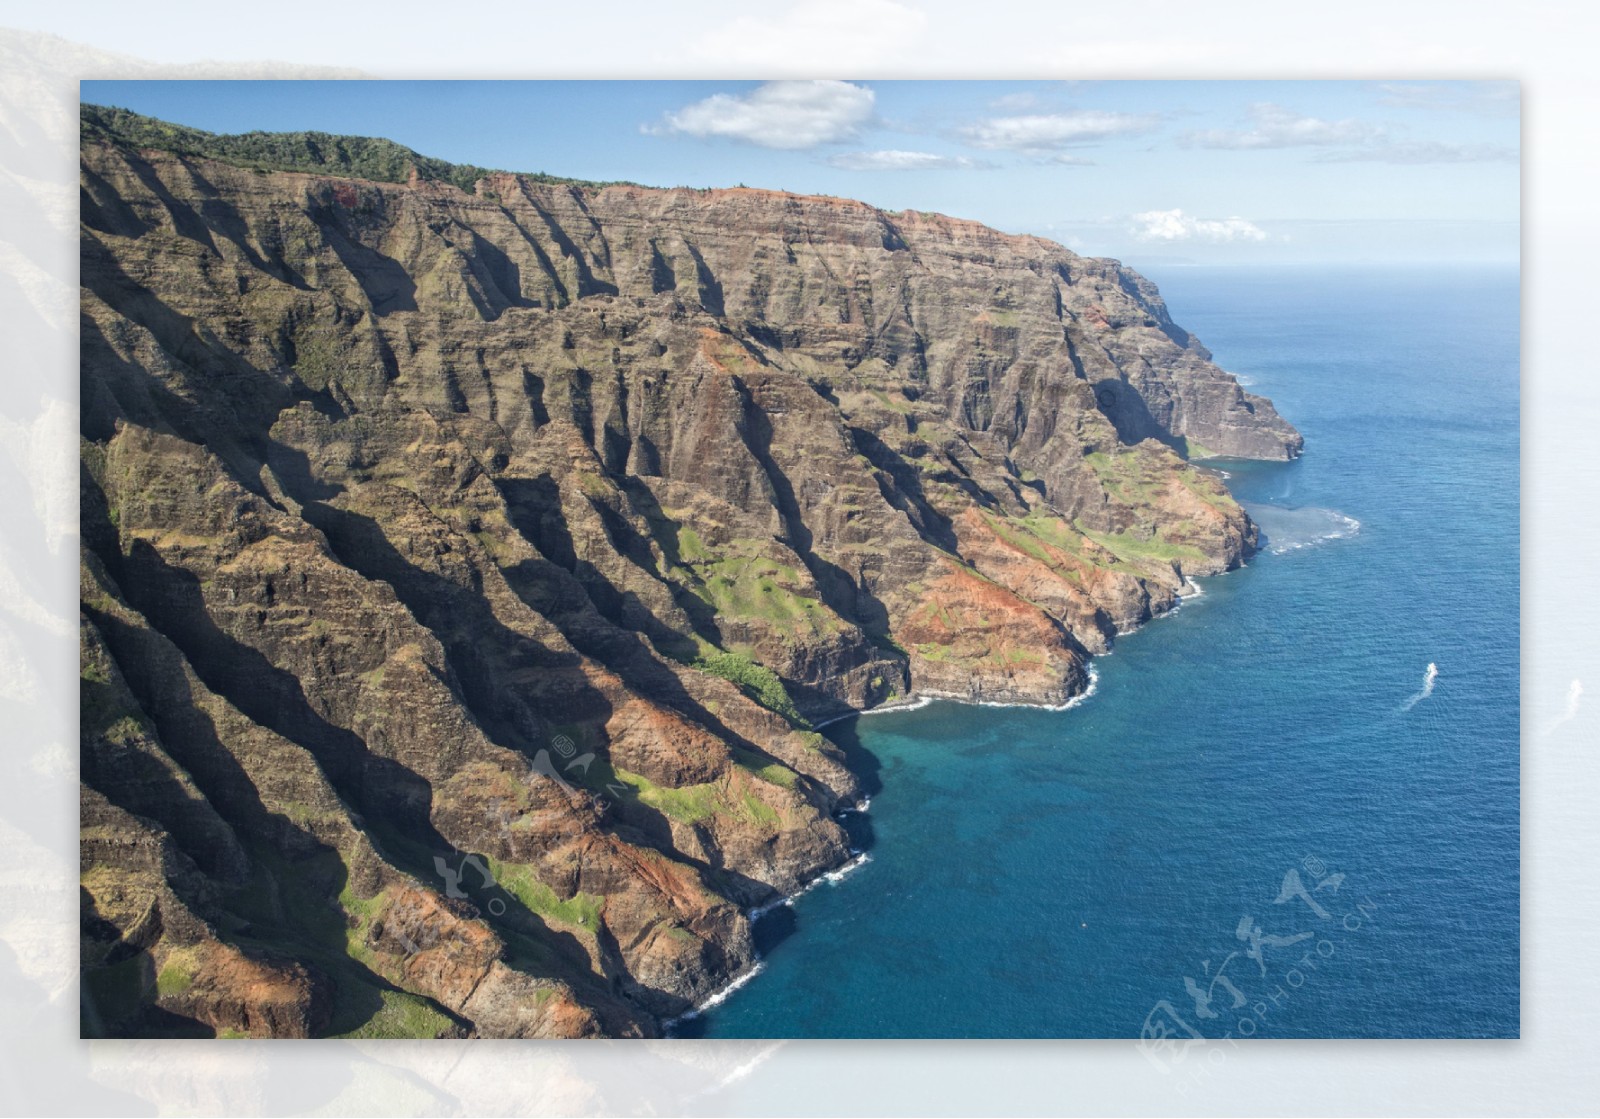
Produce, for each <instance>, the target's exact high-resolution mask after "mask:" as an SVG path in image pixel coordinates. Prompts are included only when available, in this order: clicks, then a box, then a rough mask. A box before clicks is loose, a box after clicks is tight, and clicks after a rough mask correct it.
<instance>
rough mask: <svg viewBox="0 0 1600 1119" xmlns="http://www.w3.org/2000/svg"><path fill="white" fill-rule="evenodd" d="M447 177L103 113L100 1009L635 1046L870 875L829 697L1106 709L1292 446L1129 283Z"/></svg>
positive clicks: (92, 284) (146, 1029)
mask: <svg viewBox="0 0 1600 1119" xmlns="http://www.w3.org/2000/svg"><path fill="white" fill-rule="evenodd" d="M97 119H98V118H97ZM153 134H155V133H151V132H150V131H149V130H145V131H144V132H141V133H140V135H141V136H145V138H146V142H149V140H148V137H149V135H153ZM188 135H190V136H191V137H192V136H201V134H188ZM202 140H203V136H202ZM189 142H192V143H198V142H199V141H189ZM391 148H392V146H391ZM305 150H307V151H311V152H313V153H315V152H316V151H317V150H320V149H318V148H316V147H314V146H313V147H310V148H306V149H305ZM351 150H358V149H356V148H352V149H351ZM359 150H367V149H359ZM382 150H383V152H385V153H388V154H386V155H385V158H389V155H392V152H391V150H390V148H384V149H382ZM402 151H403V149H402ZM297 158H301V159H305V158H310V157H309V156H305V154H304V152H303V151H302V152H301V155H300V156H298V157H297ZM419 159H420V157H419ZM438 166H443V165H435V164H431V163H419V164H417V166H416V167H413V168H412V171H413V172H415V173H411V174H409V175H408V176H406V181H403V182H374V181H364V180H358V179H350V178H339V177H335V176H332V175H329V174H322V173H318V172H317V171H316V170H315V169H313V170H310V171H305V170H301V171H285V170H274V169H271V168H270V167H267V166H260V165H257V166H242V165H240V163H239V162H238V161H237V160H235V161H234V162H227V161H222V160H217V159H209V158H205V157H204V156H202V155H200V154H194V153H193V151H192V150H191V153H190V154H177V153H175V152H173V151H169V150H160V149H159V148H146V147H142V146H140V145H139V144H135V143H132V142H130V141H129V140H128V138H127V137H126V136H120V137H119V136H118V135H117V134H115V133H113V132H108V131H107V130H106V129H105V128H104V127H101V126H100V125H98V124H97V125H96V126H95V127H94V128H93V129H90V130H88V131H86V134H85V143H84V150H83V198H82V220H83V241H82V245H83V249H82V283H83V329H82V370H83V391H82V400H83V405H82V407H83V417H82V425H83V426H82V434H83V442H82V463H83V470H82V477H83V496H82V508H83V514H82V515H83V527H84V561H83V616H82V635H83V638H82V649H83V655H82V661H83V704H84V720H83V741H82V751H83V758H84V764H83V783H84V788H83V821H84V822H83V859H84V876H83V884H84V894H83V900H84V963H85V990H86V1001H85V1007H86V1012H85V1029H86V1030H87V1031H89V1032H94V1033H107V1034H139V1033H163V1032H169V1033H184V1032H191V1033H195V1032H197V1033H207V1032H210V1033H222V1032H237V1033H246V1034H251V1035H257V1036H310V1035H318V1034H329V1033H333V1034H344V1033H354V1034H357V1035H360V1036H419V1035H422V1036H431V1035H442V1036H465V1035H473V1034H476V1035H482V1036H503V1037H557V1036H559V1037H566V1036H640V1035H650V1034H652V1033H654V1032H656V1031H657V1030H658V1029H659V1028H660V1023H661V1021H662V1020H663V1019H665V1018H667V1017H670V1016H672V1015H675V1014H678V1013H680V1012H682V1011H683V1010H685V1009H687V1008H688V1007H690V1006H692V1005H694V1004H695V1003H696V1002H698V1001H700V1000H702V999H703V998H705V997H706V996H707V995H708V994H710V993H711V992H712V991H713V990H714V989H716V988H717V987H718V986H719V985H721V984H722V983H724V982H726V981H727V980H728V979H729V978H730V977H732V976H734V975H736V974H738V973H739V972H741V971H742V970H744V969H746V968H747V967H748V966H749V965H750V964H751V963H752V961H753V959H754V948H753V945H752V941H751V935H750V924H749V919H748V916H747V913H748V911H749V909H750V908H751V907H753V906H756V905H759V904H761V903H764V902H767V901H770V900H772V899H773V898H775V897H777V896H778V895H780V894H783V893H787V892H790V891H793V890H795V889H796V888H798V887H799V886H801V885H803V884H804V883H805V882H807V881H808V880H810V879H811V878H813V877H815V876H816V875H817V874H819V873H821V872H823V871H825V870H827V869H829V868H830V867H833V866H836V865H838V864H839V863H841V862H843V861H844V860H846V859H847V858H848V857H849V849H848V843H847V840H846V837H845V834H844V832H843V831H842V829H841V828H840V827H839V825H838V824H837V823H836V822H835V820H834V819H833V814H834V812H835V810H836V809H837V808H838V807H839V806H840V805H841V804H842V803H848V802H850V801H852V800H853V799H854V798H855V797H856V796H858V795H859V793H860V788H859V784H858V781H859V779H858V777H857V776H856V775H854V774H852V773H851V771H850V770H849V768H848V767H847V765H846V759H845V758H844V756H843V755H842V754H841V753H840V751H839V750H838V749H837V748H836V747H834V746H833V745H832V744H831V743H829V742H828V741H827V740H826V739H824V738H823V737H822V736H821V735H819V734H817V733H815V732H814V731H813V730H812V729H811V723H812V721H815V720H819V719H821V718H823V717H828V716H832V715H836V714H839V713H841V712H847V711H849V710H851V709H855V708H863V707H869V706H873V705H877V704H881V703H884V702H887V701H892V700H896V699H903V698H905V697H907V696H909V695H912V694H915V693H919V692H926V693H934V694H941V695H951V696H957V697H963V698H969V699H982V700H1006V701H1016V702H1035V703H1056V702H1060V701H1062V700H1064V699H1066V698H1068V697H1070V696H1071V695H1073V694H1075V693H1076V692H1078V691H1080V690H1081V689H1082V687H1083V685H1084V680H1085V668H1086V663H1087V658H1088V656H1089V655H1091V654H1093V653H1096V652H1101V651H1104V650H1105V649H1106V648H1107V647H1108V645H1109V642H1110V641H1111V640H1112V638H1113V636H1114V635H1115V634H1116V633H1117V632H1119V631H1122V630H1125V629H1127V628H1129V627H1131V626H1133V625H1136V624H1138V623H1139V622H1141V621H1143V620H1145V619H1147V618H1149V617H1151V616H1152V615H1154V614H1158V613H1160V612H1162V611H1164V610H1166V609H1169V608H1170V607H1171V606H1172V604H1173V603H1174V601H1175V597H1176V595H1177V594H1178V593H1179V592H1180V591H1182V590H1183V588H1184V586H1185V583H1186V581H1187V580H1188V579H1189V578H1190V577H1191V576H1195V575H1203V574H1210V573H1214V572H1218V571H1222V570H1226V569H1228V568H1231V567H1233V566H1236V565H1237V564H1239V563H1240V562H1242V560H1243V559H1244V558H1245V557H1246V556H1247V555H1248V554H1249V552H1250V550H1251V548H1252V546H1253V544H1254V541H1255V528H1254V526H1253V525H1252V524H1251V523H1250V521H1249V519H1248V518H1247V517H1246V516H1245V514H1244V513H1243V511H1242V510H1240V509H1239V507H1238V506H1237V504H1235V503H1234V502H1233V501H1232V499H1231V498H1230V497H1229V496H1228V494H1227V492H1226V490H1225V489H1224V487H1223V486H1222V484H1221V482H1220V481H1219V480H1218V477H1217V475H1216V474H1214V473H1213V472H1210V471H1207V470H1205V469H1203V468H1200V467H1196V466H1195V465H1193V464H1192V463H1191V462H1189V461H1188V459H1189V458H1190V457H1199V456H1202V455H1208V454H1214V455H1238V456H1252V457H1264V458H1285V457H1292V456H1293V455H1295V454H1297V453H1298V452H1299V449H1300V438H1299V436H1298V435H1297V434H1296V433H1295V432H1294V431H1293V429H1292V428H1290V427H1289V426H1288V425H1287V424H1286V423H1284V422H1283V421H1282V420H1281V419H1279V418H1278V416H1277V415H1276V413H1275V412H1274V411H1273V409H1272V406H1271V404H1270V403H1268V402H1267V401H1265V400H1262V399H1261V398H1259V397H1253V396H1250V395H1249V394H1247V393H1244V392H1243V391H1242V390H1241V389H1240V388H1239V386H1238V384H1237V383H1236V382H1235V381H1234V379H1233V378H1232V377H1230V376H1229V375H1228V374H1226V373H1224V372H1222V371H1221V370H1219V369H1217V368H1216V367H1215V366H1214V365H1212V364H1211V362H1210V355H1209V354H1208V353H1207V352H1206V351H1205V350H1204V349H1203V348H1202V347H1201V346H1200V345H1199V343H1198V342H1197V341H1195V339H1194V338H1193V337H1192V336H1190V335H1189V334H1187V333H1186V332H1184V331H1183V330H1181V329H1180V328H1179V327H1177V326H1175V325H1174V324H1173V323H1172V321H1171V319H1170V318H1169V317H1168V315H1167V312H1166V309H1165V307H1164V306H1163V305H1162V303H1161V300H1160V298H1159V296H1158V295H1157V293H1156V292H1155V290H1154V288H1153V287H1151V286H1150V285H1149V284H1148V283H1147V282H1146V281H1144V280H1143V279H1141V278H1140V277H1138V276H1136V275H1134V274H1133V273H1131V272H1129V271H1127V270H1126V269H1124V268H1122V267H1121V266H1120V265H1118V264H1116V263H1115V262H1112V261H1105V260H1093V259H1086V258H1082V257H1078V256H1076V255H1074V254H1073V253H1071V252H1069V251H1067V250H1066V249H1063V248H1062V247H1060V246H1059V245H1055V244H1053V243H1050V242H1047V241H1043V240H1039V239H1037V238H1030V237H1013V236H1007V235H1004V234H1001V233H997V232H995V231H993V230H990V229H986V228H984V227H982V226H979V225H976V224H973V223H970V222H962V221H956V220H954V219H950V218H945V217H942V216H938V215H929V214H918V213H911V212H907V213H900V214H889V213H885V212H882V211H879V210H875V209H873V208H871V207H869V206H865V205H863V204H860V203H856V202H849V201H845V200H841V199H832V198H813V197H801V196H795V195H788V194H779V193H772V192H766V191H754V190H744V189H739V190H727V191H710V192H703V191H691V190H650V189H646V188H642V187H634V186H628V185H611V186H605V187H599V186H585V185H581V184H571V183H562V182H558V181H551V180H548V179H544V178H529V177H520V176H516V175H510V174H502V173H485V174H484V175H482V176H481V177H478V178H476V179H475V180H472V182H473V185H472V189H471V190H464V189H462V188H461V186H460V185H456V184H455V183H453V182H442V181H438V178H439V176H438V175H435V176H434V178H432V179H430V178H426V177H424V175H423V173H422V170H418V168H421V169H423V170H426V169H427V168H435V167H438ZM457 170H459V169H457ZM451 174H452V175H453V176H454V179H456V180H459V181H462V182H465V181H469V179H470V176H468V177H466V178H463V177H462V176H461V175H459V174H455V173H454V172H453V171H452V172H451ZM444 177H447V178H448V177H450V176H448V175H447V176H444Z"/></svg>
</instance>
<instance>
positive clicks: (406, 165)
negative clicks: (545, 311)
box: [78, 105, 610, 194]
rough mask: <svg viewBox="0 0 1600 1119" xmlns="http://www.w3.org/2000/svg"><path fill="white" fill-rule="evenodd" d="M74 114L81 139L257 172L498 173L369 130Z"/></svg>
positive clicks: (94, 109) (401, 176)
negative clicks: (250, 128)
mask: <svg viewBox="0 0 1600 1119" xmlns="http://www.w3.org/2000/svg"><path fill="white" fill-rule="evenodd" d="M78 119H79V135H80V138H81V139H82V140H103V141H108V142H110V143H115V144H124V145H127V146H129V147H133V148H140V149H146V150H148V149H155V150H158V151H167V152H173V153H175V154H177V155H187V156H201V157H203V158H206V159H215V160H218V161H219V162H222V163H232V164H235V165H236V166H239V167H249V168H251V169H253V170H258V171H309V172H314V173H319V174H324V175H336V176H339V177H340V178H349V179H370V180H371V181H373V182H379V183H403V182H406V181H407V180H408V179H409V178H410V176H411V170H412V168H415V169H416V172H417V176H418V177H419V178H421V179H425V180H428V181H430V182H440V183H450V184H452V185H453V186H457V187H460V188H461V189H462V190H464V191H466V192H467V193H469V194H470V193H472V190H473V187H474V185H475V184H476V183H477V181H478V180H479V179H481V178H483V177H484V176H485V175H491V174H494V173H495V172H494V169H492V168H488V167H476V166H473V165H472V164H470V163H446V162H445V161H444V160H442V159H434V158H433V157H432V156H426V155H419V154H418V153H416V152H414V151H412V150H411V149H410V148H408V147H406V146H404V145H403V144H397V143H395V142H394V141H393V140H383V139H377V138H375V137H370V136H334V135H331V134H330V133H327V132H242V133H239V134H237V135H233V136H227V135H222V134H219V133H216V132H203V131H201V130H200V129H198V128H189V127H187V126H185V125H181V124H168V123H167V122H166V121H162V120H157V119H155V118H154V117H147V116H142V115H140V114H139V113H134V112H130V111H128V110H127V109H118V108H113V107H110V106H105V105H81V106H79V114H78ZM522 177H523V178H525V179H531V180H533V181H534V182H540V183H566V184H570V185H572V186H589V187H598V186H608V185H610V184H608V183H600V182H589V181H586V180H583V179H567V178H562V177H561V176H558V175H546V174H544V173H543V172H533V173H524V174H523V175H522Z"/></svg>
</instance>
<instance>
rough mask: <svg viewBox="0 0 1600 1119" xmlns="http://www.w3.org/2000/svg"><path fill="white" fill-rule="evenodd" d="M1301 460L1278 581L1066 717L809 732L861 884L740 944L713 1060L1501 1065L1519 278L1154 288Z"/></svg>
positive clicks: (1153, 628) (1226, 605) (1161, 631)
mask: <svg viewBox="0 0 1600 1119" xmlns="http://www.w3.org/2000/svg"><path fill="white" fill-rule="evenodd" d="M1148 274H1150V275H1151V278H1152V279H1154V280H1156V282H1157V283H1158V284H1159V285H1160V287H1161V290H1162V293H1163V295H1164V296H1165V297H1166V299H1167V302H1168V305H1169V307H1170V308H1171V311H1172V314H1173V317H1174V318H1175V319H1176V320H1177V321H1178V322H1179V323H1181V324H1182V325H1183V326H1184V327H1186V328H1188V329H1190V330H1192V331H1194V332H1195V333H1196V334H1197V335H1198V336H1199V337H1200V338H1201V339H1202V340H1203V341H1204V342H1205V344H1206V345H1207V346H1208V347H1210V349H1211V350H1212V351H1213V352H1214V353H1215V355H1216V360H1217V362H1218V364H1220V365H1221V366H1223V367H1224V368H1225V369H1228V370H1230V371H1232V372H1235V373H1237V374H1238V375H1239V376H1240V377H1241V378H1242V379H1244V380H1245V381H1246V382H1247V383H1248V384H1250V385H1251V386H1252V389H1253V391H1255V392H1258V393H1261V394H1263V395H1266V396H1268V397H1270V398H1271V399H1272V400H1273V401H1274V402H1275V403H1276V405H1277V407H1278V410H1279V411H1280V412H1281V413H1282V414H1283V415H1284V416H1285V417H1286V418H1288V419H1289V420H1290V421H1291V422H1293V423H1294V424H1295V425H1296V426H1297V427H1299V429H1300V430H1301V431H1302V432H1303V433H1304V435H1305V437H1306V453H1305V456H1304V458H1302V459H1301V460H1299V461H1298V462H1294V463H1288V464H1261V463H1240V462H1231V461H1223V462H1218V463H1216V464H1215V465H1217V466H1219V467H1220V468H1221V469H1223V470H1225V471H1227V472H1228V474H1229V475H1230V479H1229V483H1228V484H1229V486H1230V487H1231V488H1232V490H1233V492H1234V494H1235V496H1237V497H1238V498H1239V499H1240V500H1241V501H1242V502H1244V503H1245V504H1246V507H1247V508H1248V509H1249V510H1250V511H1251V513H1252V515H1253V516H1254V517H1255V518H1256V519H1257V521H1258V522H1259V523H1260V524H1261V526H1262V529H1263V533H1264V536H1265V540H1264V544H1263V547H1262V551H1261V553H1260V554H1259V555H1258V556H1256V557H1255V558H1254V559H1253V560H1252V561H1251V562H1250V564H1249V565H1248V566H1247V567H1246V568H1244V569H1243V570H1241V571H1237V572H1233V573H1231V574H1228V575H1224V576H1218V577H1215V578H1211V579H1206V580H1204V581H1203V591H1204V593H1203V594H1202V595H1200V596H1197V597H1194V598H1190V599H1187V600H1185V601H1184V603H1183V605H1182V606H1181V608H1180V609H1179V610H1178V611H1177V612H1176V613H1175V614H1173V615H1170V616H1168V617H1166V618H1163V619H1160V620H1157V621H1155V622H1153V623H1151V624H1150V625H1147V626H1146V627H1144V628H1143V629H1142V630H1140V631H1139V632H1137V633H1134V634H1130V635H1127V636H1124V637H1122V638H1120V639H1119V640H1118V642H1117V646H1116V649H1115V651H1114V652H1113V653H1112V654H1111V655H1109V656H1106V657H1102V658H1100V659H1099V660H1097V661H1096V668H1097V672H1098V686H1097V688H1096V690H1095V692H1094V694H1093V695H1092V696H1091V697H1089V698H1088V699H1087V700H1086V701H1084V702H1083V703H1081V704H1079V705H1078V706H1076V707H1075V708H1073V709H1071V710H1067V711H1059V712H1050V711H1043V710H1030V709H1024V708H997V707H977V706H967V705H960V704H953V703H942V702H941V703H934V704H931V705H928V706H925V707H922V708H919V709H913V710H904V711H898V712H889V713H883V714H872V715H867V716H863V717H859V718H853V719H850V720H848V721H846V722H841V723H836V724H834V725H832V726H830V727H828V728H827V730H826V733H827V734H829V735H830V736H831V737H833V738H834V740H835V741H837V742H839V743H840V744H841V745H842V746H843V747H845V749H846V750H848V751H849V752H850V754H851V755H852V757H853V759H854V761H855V764H856V765H857V766H858V767H859V769H860V770H861V771H862V772H863V773H864V774H866V775H867V783H868V785H869V787H870V788H871V789H872V790H873V795H872V799H871V803H870V807H869V808H868V810H867V811H866V812H864V813H859V814H852V815H850V816H848V817H846V825H847V827H849V828H850V830H851V832H852V835H853V837H854V839H855V842H856V845H857V846H858V847H860V848H861V850H862V851H863V852H864V856H865V857H864V860H863V861H862V862H861V863H860V865H858V866H857V867H855V868H854V869H852V870H851V871H850V872H849V873H847V874H844V875H837V876H834V877H833V878H831V879H829V880H825V881H823V882H822V883H820V884H819V885H817V886H816V887H815V888H813V889H811V890H809V891H807V892H806V893H804V894H802V895H801V896H799V897H798V898H796V899H794V901H793V902H792V903H791V904H789V905H786V906H781V907H779V908H778V909H776V910H774V911H772V912H771V913H769V914H768V915H767V916H765V917H763V918H762V919H761V920H760V921H759V922H758V923H757V925H756V929H757V934H758V936H757V939H758V942H759V943H760V947H761V949H762V952H763V967H762V969H761V971H760V972H759V973H758V974H756V975H755V976H754V977H753V978H752V979H751V980H750V981H749V982H747V983H745V984H743V985H742V986H740V987H739V988H738V989H737V990H735V991H733V992H732V993H731V994H730V995H728V997H726V998H725V999H724V1000H723V1001H721V1002H720V1003H718V1004H716V1005H714V1006H712V1007H709V1008H707V1009H706V1010H705V1011H704V1012H703V1013H702V1014H701V1015H700V1016H699V1017H698V1018H696V1019H694V1020H692V1021H689V1022H685V1023H683V1025H682V1026H681V1027H680V1032H681V1033H683V1034H687V1035H698V1036H708V1037H730V1038H731V1037H773V1038H779V1037H1135V1038H1136V1037H1140V1036H1141V1035H1143V1036H1145V1037H1147V1038H1150V1037H1155V1038H1177V1039H1186V1038H1193V1037H1206V1038H1222V1037H1235V1038H1238V1037H1270V1038H1310V1037H1515V1036H1517V1034H1518V1030H1519V1006H1518V1002H1519V986H1518V970H1519V923H1518V906H1519V894H1518V870H1519V866H1518V829H1519V818H1518V722H1519V719H1518V477H1519V475H1518V375H1519V368H1518V325H1519V324H1518V318H1519V307H1518V277H1517V274H1516V272H1515V271H1514V270H1513V269H1510V268H1501V269H1494V268H1488V267H1483V268H1466V267H1454V268H1451V269H1449V270H1424V269H1417V270H1398V269H1387V270H1382V271H1376V270H1360V269H1354V268H1346V269H1338V270H1329V269H1312V268H1292V267H1277V268H1271V269H1252V270H1246V269H1242V268H1199V267H1182V268H1180V267H1172V268H1166V269H1160V268H1156V269H1151V270H1150V272H1149V273H1148Z"/></svg>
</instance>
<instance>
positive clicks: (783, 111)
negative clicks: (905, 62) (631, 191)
mask: <svg viewBox="0 0 1600 1119" xmlns="http://www.w3.org/2000/svg"><path fill="white" fill-rule="evenodd" d="M873 101H874V96H873V92H872V90H870V89H868V88H867V87H866V86H859V85H852V84H851V83H849V82H837V81H812V82H768V83H766V84H765V85H763V86H759V87H757V88H756V89H754V90H752V91H751V92H749V93H747V94H743V95H735V94H731V93H717V94H713V95H712V96H710V97H707V98H706V99H705V100H704V101H696V102H695V103H694V104H692V105H686V106H684V107H683V108H681V109H678V110H676V111H675V112H669V113H666V114H665V115H664V116H663V117H662V121H661V123H660V124H657V125H646V126H645V127H644V131H646V132H652V133H656V134H658V135H665V134H669V133H682V134H684V135H688V136H699V137H702V138H704V137H723V138H726V139H730V140H738V141H740V142H742V143H746V144H756V145H758V146H760V147H763V148H785V149H795V148H814V147H816V146H817V145H818V144H827V143H833V142H836V141H840V140H849V139H851V138H852V137H854V136H855V135H856V132H857V130H858V129H860V127H861V126H862V125H863V124H865V123H866V122H867V121H868V120H870V119H871V118H872V106H873Z"/></svg>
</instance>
